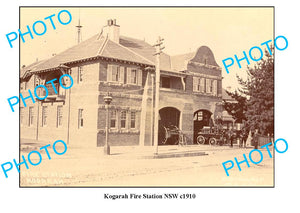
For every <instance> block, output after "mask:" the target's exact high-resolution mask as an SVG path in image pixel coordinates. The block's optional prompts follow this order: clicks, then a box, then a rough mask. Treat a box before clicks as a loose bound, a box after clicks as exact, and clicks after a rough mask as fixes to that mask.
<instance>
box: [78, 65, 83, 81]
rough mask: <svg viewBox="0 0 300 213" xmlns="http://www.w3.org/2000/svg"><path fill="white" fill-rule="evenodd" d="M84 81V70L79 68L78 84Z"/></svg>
mask: <svg viewBox="0 0 300 213" xmlns="http://www.w3.org/2000/svg"><path fill="white" fill-rule="evenodd" d="M82 81H83V68H82V67H78V83H80V82H82Z"/></svg>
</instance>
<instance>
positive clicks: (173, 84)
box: [20, 20, 223, 147]
mask: <svg viewBox="0 0 300 213" xmlns="http://www.w3.org/2000/svg"><path fill="white" fill-rule="evenodd" d="M154 53H155V48H154V47H153V46H152V45H150V44H148V43H146V42H145V41H143V40H138V39H134V38H131V37H125V36H122V35H120V26H118V25H117V23H116V20H108V22H107V25H106V26H104V27H103V28H102V30H101V32H100V33H99V34H97V35H95V36H93V37H91V38H90V39H88V40H86V41H83V42H81V43H79V44H77V45H75V46H73V47H71V48H69V49H67V50H65V51H64V52H62V53H60V54H57V55H55V56H53V57H51V58H49V59H47V60H43V61H37V62H35V63H33V64H31V65H29V66H26V67H23V68H22V69H21V76H20V84H21V91H20V92H21V93H22V94H23V96H24V97H26V96H28V95H29V93H28V89H30V90H31V91H33V90H34V88H35V87H36V86H37V85H40V84H43V85H45V86H46V87H47V89H48V97H47V98H46V99H44V100H42V101H40V100H38V99H37V100H36V102H35V103H32V102H30V101H29V100H28V102H26V103H27V107H24V106H23V105H21V106H20V131H21V135H20V137H21V138H24V139H32V140H34V141H45V142H49V141H52V142H53V141H55V140H59V139H60V140H64V141H65V142H67V143H68V145H70V146H80V147H82V146H86V147H96V146H103V145H104V141H105V121H106V109H105V103H104V100H103V97H104V96H105V95H106V94H107V92H109V93H110V94H111V96H112V98H113V100H112V103H111V104H110V107H109V141H110V144H111V145H141V146H151V145H153V144H152V140H151V135H152V131H153V102H154V98H153V97H154V95H155V94H154V88H155V80H154V79H155V71H154V70H155V56H154ZM160 70H161V71H160V72H161V75H160V94H159V126H160V127H161V126H166V125H170V124H171V125H174V126H177V127H178V128H179V129H180V130H182V132H183V133H184V134H185V135H186V136H187V138H188V143H189V144H192V143H195V142H196V141H195V136H196V134H197V132H198V131H199V130H200V129H201V128H202V127H203V126H209V125H211V123H214V121H215V120H216V119H217V118H219V117H220V116H222V110H223V108H222V75H221V67H220V66H218V64H217V63H216V61H215V58H214V54H213V52H212V51H211V49H210V48H209V47H207V46H201V47H199V48H198V50H197V51H196V52H194V53H188V54H182V55H175V56H170V55H167V54H165V53H162V54H161V56H160ZM63 74H69V75H71V76H72V78H73V80H74V84H73V86H72V88H71V89H68V90H65V89H63V88H61V86H60V84H59V82H58V81H56V82H54V83H55V88H56V90H57V91H58V93H57V94H56V93H55V92H54V89H53V87H52V85H51V84H46V82H47V81H50V80H52V79H54V78H56V79H59V78H60V76H61V75H63ZM41 89H42V88H41ZM159 131H160V132H159V135H160V134H163V132H161V131H162V130H161V128H159Z"/></svg>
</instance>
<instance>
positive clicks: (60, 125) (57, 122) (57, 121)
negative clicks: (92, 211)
mask: <svg viewBox="0 0 300 213" xmlns="http://www.w3.org/2000/svg"><path fill="white" fill-rule="evenodd" d="M59 109H60V110H59ZM59 111H60V112H61V113H59ZM56 113H57V114H56V127H57V128H59V127H62V126H63V123H62V121H63V106H62V105H59V106H57V110H56ZM60 114H61V115H60ZM59 123H60V124H59Z"/></svg>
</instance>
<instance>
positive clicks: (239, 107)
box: [224, 90, 247, 123]
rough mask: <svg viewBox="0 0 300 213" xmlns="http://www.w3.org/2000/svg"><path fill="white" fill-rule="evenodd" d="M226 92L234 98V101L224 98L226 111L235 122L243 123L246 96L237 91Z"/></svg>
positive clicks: (244, 119)
mask: <svg viewBox="0 0 300 213" xmlns="http://www.w3.org/2000/svg"><path fill="white" fill-rule="evenodd" d="M226 92H227V94H228V95H229V96H231V97H232V98H234V99H235V101H236V102H230V101H226V100H224V108H225V110H226V111H227V112H228V114H229V115H231V116H232V117H233V119H234V120H235V122H237V123H243V121H246V120H247V118H246V111H247V98H246V97H245V96H242V95H241V94H239V92H238V91H236V90H235V91H234V92H229V91H227V90H226Z"/></svg>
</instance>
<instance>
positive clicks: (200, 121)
mask: <svg viewBox="0 0 300 213" xmlns="http://www.w3.org/2000/svg"><path fill="white" fill-rule="evenodd" d="M211 115H212V112H210V111H208V110H206V109H200V110H198V111H196V112H194V143H197V142H196V138H197V136H198V132H199V131H200V130H201V129H202V128H203V127H204V126H210V127H212V126H214V123H213V120H212V118H211Z"/></svg>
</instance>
